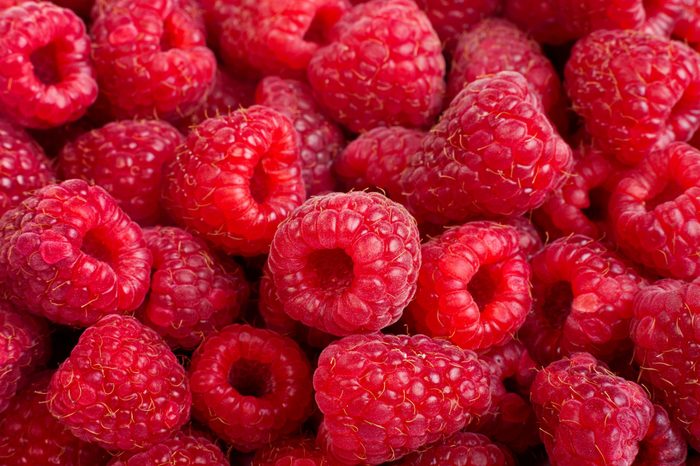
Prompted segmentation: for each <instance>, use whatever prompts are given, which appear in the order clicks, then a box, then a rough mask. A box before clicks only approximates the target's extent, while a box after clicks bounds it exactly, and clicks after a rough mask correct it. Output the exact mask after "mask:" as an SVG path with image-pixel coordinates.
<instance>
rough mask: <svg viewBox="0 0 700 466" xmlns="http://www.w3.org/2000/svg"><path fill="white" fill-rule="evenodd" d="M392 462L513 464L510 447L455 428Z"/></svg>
mask: <svg viewBox="0 0 700 466" xmlns="http://www.w3.org/2000/svg"><path fill="white" fill-rule="evenodd" d="M392 464H395V466H434V465H441V464H445V465H447V464H454V465H457V464H458V465H460V466H483V465H488V466H515V464H516V462H515V459H514V458H513V455H512V454H511V452H510V451H508V449H507V448H506V447H504V446H503V445H499V444H496V443H493V442H491V440H489V438H488V437H487V436H485V435H482V434H475V433H472V432H457V433H456V434H454V435H452V436H450V437H447V438H446V439H443V440H441V441H438V442H436V443H434V444H432V445H429V446H427V447H426V448H425V449H421V450H419V451H416V452H414V453H411V454H410V455H408V456H406V457H405V458H403V459H401V460H399V461H397V462H396V463H392Z"/></svg>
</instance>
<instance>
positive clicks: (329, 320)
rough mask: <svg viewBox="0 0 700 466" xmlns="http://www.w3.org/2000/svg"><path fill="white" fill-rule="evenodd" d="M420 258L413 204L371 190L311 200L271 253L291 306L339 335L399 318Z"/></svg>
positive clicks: (280, 291) (285, 226)
mask: <svg viewBox="0 0 700 466" xmlns="http://www.w3.org/2000/svg"><path fill="white" fill-rule="evenodd" d="M420 264H421V260H420V238H419V235H418V228H417V227H416V225H415V222H414V220H413V219H412V218H411V216H410V215H409V214H408V212H407V211H406V209H404V208H403V207H402V206H401V205H399V204H397V203H395V202H393V201H390V200H389V199H387V198H386V197H384V196H382V195H381V194H378V193H364V192H352V193H347V194H344V193H343V194H341V193H333V194H327V195H324V196H316V197H313V198H311V199H310V200H308V201H307V202H306V203H304V205H302V206H301V207H300V208H298V209H297V210H295V211H294V212H293V213H292V214H291V215H290V216H289V218H288V219H287V220H286V221H285V222H284V223H282V225H280V227H279V229H278V230H277V233H276V234H275V238H274V240H273V242H272V246H271V248H270V256H269V259H268V266H269V267H270V273H271V275H272V278H273V280H274V284H275V288H276V289H277V295H278V297H279V299H280V301H281V302H282V305H283V306H284V311H285V312H286V313H287V314H288V315H289V316H290V317H291V318H293V319H295V320H299V321H301V322H302V323H303V324H305V325H308V326H310V327H314V328H317V329H319V330H322V331H324V332H327V333H330V334H333V335H338V336H343V335H348V334H352V333H367V332H373V331H377V330H379V329H381V328H384V327H386V326H388V325H391V324H392V323H394V322H396V321H397V320H398V319H399V318H400V317H401V313H402V311H403V309H404V307H405V306H406V304H408V302H409V301H410V299H411V298H412V297H413V294H414V292H415V290H416V280H417V278H418V269H419V268H420Z"/></svg>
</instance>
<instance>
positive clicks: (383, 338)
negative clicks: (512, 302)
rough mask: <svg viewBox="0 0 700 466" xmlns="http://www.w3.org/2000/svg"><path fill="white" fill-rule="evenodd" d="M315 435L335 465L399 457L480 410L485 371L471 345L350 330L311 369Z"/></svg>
mask: <svg viewBox="0 0 700 466" xmlns="http://www.w3.org/2000/svg"><path fill="white" fill-rule="evenodd" d="M314 388H315V389H316V403H317V404H318V407H319V408H320V410H321V412H322V413H323V414H324V418H323V424H322V426H321V429H320V431H319V440H320V441H321V444H322V445H323V446H324V447H325V449H326V450H327V451H328V452H329V453H330V454H331V455H332V456H333V457H335V458H337V459H338V460H339V461H341V462H342V463H343V464H365V463H369V464H379V463H383V462H385V461H391V460H395V459H399V458H401V457H402V456H405V455H407V454H408V453H411V452H413V451H415V450H417V449H419V448H421V447H424V446H427V445H429V444H431V443H433V442H436V441H438V440H440V439H441V438H444V437H446V436H449V435H451V434H453V433H455V432H457V431H458V430H460V429H461V428H462V427H464V425H465V423H467V422H468V421H470V420H472V419H474V418H475V417H478V416H481V415H483V414H485V413H486V412H487V410H488V409H489V405H490V403H491V394H490V391H489V370H488V368H487V366H486V365H485V364H484V363H483V362H481V361H480V360H479V359H478V358H477V357H476V355H475V354H474V353H473V352H471V351H463V350H462V349H460V348H458V347H456V346H454V345H452V344H450V343H448V342H446V341H441V340H433V339H432V338H429V337H427V336H425V335H416V336H406V335H399V336H395V335H381V334H374V335H352V336H349V337H345V338H343V339H341V340H339V341H337V342H335V343H332V344H330V345H329V346H328V347H327V348H326V349H325V350H323V352H322V353H321V355H320V356H319V359H318V368H317V369H316V372H315V373H314Z"/></svg>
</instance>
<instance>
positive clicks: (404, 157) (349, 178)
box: [333, 126, 425, 204]
mask: <svg viewBox="0 0 700 466" xmlns="http://www.w3.org/2000/svg"><path fill="white" fill-rule="evenodd" d="M424 136H425V133H424V132H423V131H419V130H415V129H409V128H403V127H401V126H391V127H389V128H384V127H379V128H374V129H372V130H369V131H367V132H366V133H362V134H361V135H360V136H358V138H357V139H355V140H354V141H352V142H351V143H350V144H348V145H347V147H346V148H345V149H344V150H343V152H341V153H340V155H339V156H338V158H336V160H335V163H334V165H333V168H334V170H335V173H336V175H338V178H339V179H340V181H341V182H342V183H343V184H344V186H345V188H346V189H357V190H363V189H378V190H380V191H384V192H385V193H386V195H387V196H388V197H390V198H391V199H393V200H394V201H396V202H399V203H401V204H405V203H406V200H405V196H404V194H403V189H402V188H401V174H402V173H403V171H404V169H405V168H406V166H407V165H408V160H409V158H410V157H411V155H413V154H414V153H416V152H418V150H419V149H420V144H421V141H422V140H423V137H424Z"/></svg>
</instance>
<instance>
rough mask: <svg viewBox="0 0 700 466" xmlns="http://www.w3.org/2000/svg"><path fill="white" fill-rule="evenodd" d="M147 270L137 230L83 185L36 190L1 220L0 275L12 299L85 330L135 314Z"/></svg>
mask: <svg viewBox="0 0 700 466" xmlns="http://www.w3.org/2000/svg"><path fill="white" fill-rule="evenodd" d="M150 269H151V254H150V252H149V251H148V249H147V248H146V243H145V242H144V240H143V233H142V231H141V229H140V228H139V226H138V225H137V224H136V223H134V222H132V221H131V220H129V217H127V216H126V214H124V212H123V211H122V210H121V209H120V208H119V206H118V205H117V202H116V201H115V200H114V199H113V198H112V197H110V196H109V194H107V193H106V192H105V191H104V190H103V189H102V188H100V187H98V186H90V185H88V184H87V183H86V182H85V181H82V180H68V181H64V182H63V183H61V184H58V185H50V186H46V187H44V188H42V189H40V190H38V191H36V193H35V194H33V195H32V196H30V197H29V198H27V199H26V200H25V201H24V202H23V203H22V204H20V205H19V206H18V207H16V208H15V209H12V210H10V211H8V212H6V213H5V215H4V216H3V217H2V222H1V223H0V277H2V280H3V281H4V283H5V285H6V288H7V290H8V291H9V292H10V295H11V298H12V300H13V301H14V302H15V303H16V304H17V305H19V306H21V307H23V308H27V309H28V310H30V311H31V312H33V313H36V314H39V315H42V316H44V317H46V318H48V319H49V320H52V321H54V322H56V323H60V324H64V325H73V326H78V327H86V326H88V325H91V324H93V323H95V322H96V321H97V320H99V319H100V317H102V316H104V315H106V314H113V313H127V312H130V311H133V310H135V309H136V308H137V307H138V306H139V305H140V304H141V302H142V301H143V298H144V296H145V295H146V292H147V291H148V282H149V274H150Z"/></svg>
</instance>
